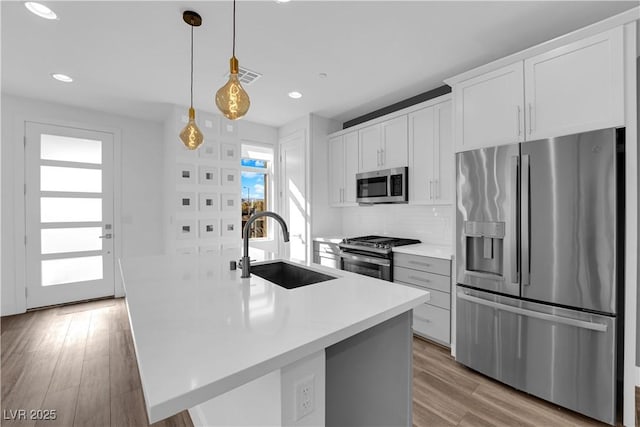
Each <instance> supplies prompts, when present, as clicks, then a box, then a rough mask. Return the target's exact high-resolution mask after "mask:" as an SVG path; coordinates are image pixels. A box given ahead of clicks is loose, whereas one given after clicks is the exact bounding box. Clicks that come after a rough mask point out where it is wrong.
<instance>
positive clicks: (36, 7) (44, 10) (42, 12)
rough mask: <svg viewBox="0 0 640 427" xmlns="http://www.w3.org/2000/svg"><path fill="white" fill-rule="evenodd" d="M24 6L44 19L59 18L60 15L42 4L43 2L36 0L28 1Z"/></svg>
mask: <svg viewBox="0 0 640 427" xmlns="http://www.w3.org/2000/svg"><path fill="white" fill-rule="evenodd" d="M24 6H25V7H26V8H27V9H29V12H31V13H33V14H34V15H38V16H39V17H41V18H44V19H57V18H58V15H56V13H55V12H54V11H53V10H51V9H49V8H48V7H47V6H45V5H43V4H41V3H36V2H34V1H28V2H26V3H25V4H24Z"/></svg>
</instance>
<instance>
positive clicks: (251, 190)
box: [240, 145, 273, 239]
mask: <svg viewBox="0 0 640 427" xmlns="http://www.w3.org/2000/svg"><path fill="white" fill-rule="evenodd" d="M272 163H273V149H272V148H266V147H262V146H256V147H254V146H248V145H243V146H242V159H241V161H240V165H241V175H240V180H241V190H242V229H244V225H245V224H246V222H247V221H248V220H249V218H250V217H251V215H253V214H255V213H256V212H263V211H266V210H269V207H270V205H271V201H270V199H271V188H270V184H271V181H272V179H271V174H272ZM267 224H268V221H267V218H259V219H258V220H256V221H254V222H253V224H251V231H250V233H249V237H250V238H252V239H266V238H268V237H269V229H268V226H267Z"/></svg>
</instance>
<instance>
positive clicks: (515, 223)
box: [509, 156, 520, 283]
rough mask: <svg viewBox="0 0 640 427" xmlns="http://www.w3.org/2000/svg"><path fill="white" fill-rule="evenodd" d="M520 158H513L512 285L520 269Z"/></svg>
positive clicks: (517, 278) (516, 279)
mask: <svg viewBox="0 0 640 427" xmlns="http://www.w3.org/2000/svg"><path fill="white" fill-rule="evenodd" d="M519 163H520V162H519V157H518V156H511V176H512V178H513V181H512V183H513V185H512V186H511V248H509V249H510V250H509V253H510V254H511V283H518V280H519V276H518V273H519V271H518V270H519V268H518V255H519V254H520V249H519V248H518V240H519V239H518V234H519V231H518V168H519V166H520V165H519Z"/></svg>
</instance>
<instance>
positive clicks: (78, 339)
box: [0, 299, 193, 427]
mask: <svg viewBox="0 0 640 427" xmlns="http://www.w3.org/2000/svg"><path fill="white" fill-rule="evenodd" d="M0 329H1V331H2V335H1V339H2V356H1V363H2V366H1V369H2V404H1V407H2V410H3V411H2V414H3V419H2V425H3V426H13V425H17V426H29V425H38V426H40V425H46V426H56V425H59V426H83V427H85V426H87V427H88V426H136V427H137V426H146V425H149V423H148V421H147V415H146V411H145V408H144V400H143V395H142V389H141V385H140V377H139V374H138V366H137V363H136V359H135V354H134V349H133V341H132V339H131V331H130V329H129V322H128V320H127V311H126V309H125V305H124V301H123V300H122V299H120V300H113V299H112V300H103V301H96V302H90V303H85V304H77V305H70V306H66V307H57V308H51V309H47V310H41V311H34V312H29V313H26V314H21V315H18V316H10V317H3V318H2V322H1V325H0ZM17 409H26V410H27V411H28V410H31V409H44V410H48V409H55V410H56V415H57V417H56V420H55V421H37V422H36V421H35V420H16V421H12V420H7V418H11V416H10V415H11V414H10V413H9V410H12V411H16V410H17ZM14 413H15V412H14ZM27 418H29V414H28V413H27ZM153 425H154V426H156V425H157V426H166V427H169V426H192V425H193V424H192V423H191V418H190V417H189V414H188V413H187V412H183V413H180V414H178V415H175V416H174V417H172V418H169V419H167V420H164V421H162V422H159V423H156V424H153Z"/></svg>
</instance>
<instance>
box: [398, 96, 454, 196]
mask: <svg viewBox="0 0 640 427" xmlns="http://www.w3.org/2000/svg"><path fill="white" fill-rule="evenodd" d="M451 114H452V112H451V101H446V102H442V103H440V104H436V105H433V106H430V107H427V108H423V109H421V110H418V111H415V112H413V113H410V114H409V202H410V203H413V204H449V203H453V194H454V193H453V191H454V188H453V181H454V176H453V169H454V162H455V160H454V155H453V141H452V138H451V126H452V117H451Z"/></svg>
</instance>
